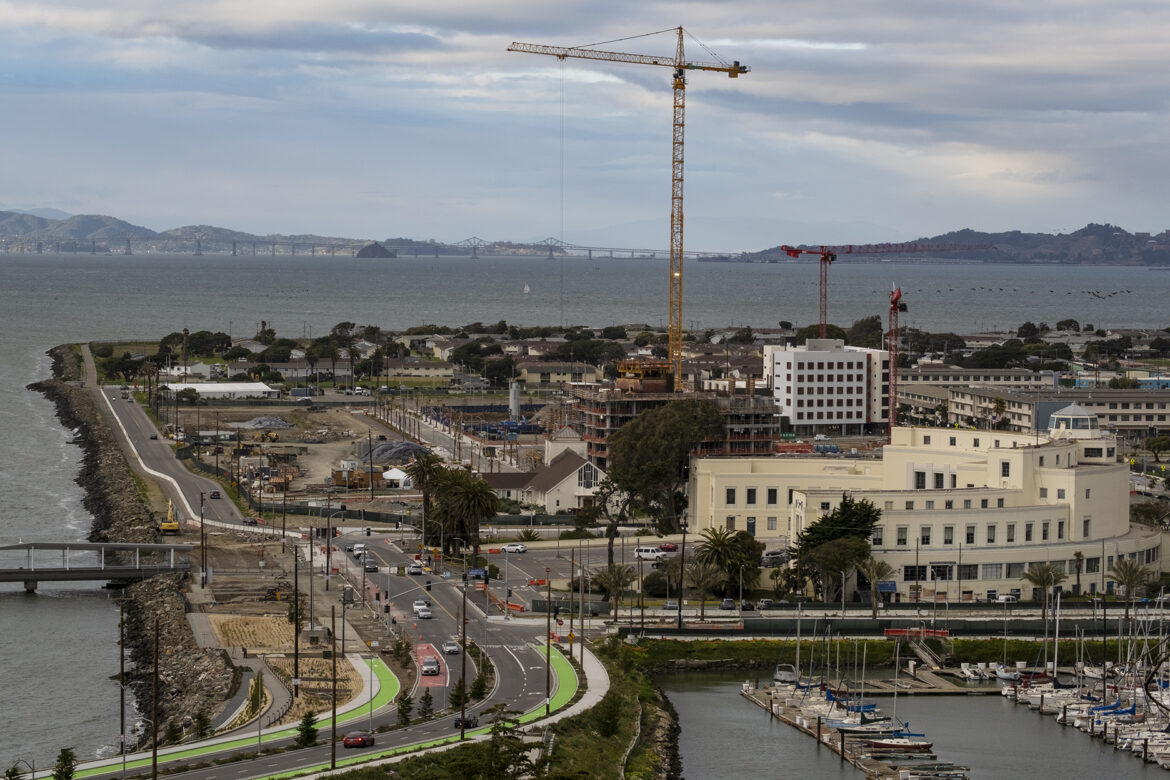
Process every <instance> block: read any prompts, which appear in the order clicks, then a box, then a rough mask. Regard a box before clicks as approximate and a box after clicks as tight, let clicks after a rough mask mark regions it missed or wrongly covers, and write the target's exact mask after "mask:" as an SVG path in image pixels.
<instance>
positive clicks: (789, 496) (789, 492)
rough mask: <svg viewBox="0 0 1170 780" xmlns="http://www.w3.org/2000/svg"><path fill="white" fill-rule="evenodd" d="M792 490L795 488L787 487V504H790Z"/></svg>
mask: <svg viewBox="0 0 1170 780" xmlns="http://www.w3.org/2000/svg"><path fill="white" fill-rule="evenodd" d="M793 490H795V488H788V506H792V491H793Z"/></svg>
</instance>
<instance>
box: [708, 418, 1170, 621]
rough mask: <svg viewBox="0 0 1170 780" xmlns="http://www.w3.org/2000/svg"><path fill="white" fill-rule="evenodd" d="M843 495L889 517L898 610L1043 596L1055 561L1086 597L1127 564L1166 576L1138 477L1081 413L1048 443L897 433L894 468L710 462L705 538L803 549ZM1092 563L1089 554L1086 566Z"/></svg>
mask: <svg viewBox="0 0 1170 780" xmlns="http://www.w3.org/2000/svg"><path fill="white" fill-rule="evenodd" d="M843 494H849V495H850V496H852V497H853V498H854V499H866V500H868V501H870V502H872V503H873V504H874V505H875V506H877V508H878V509H880V510H881V513H882V514H881V521H880V522H879V523H878V525H877V527H876V528H875V529H874V534H873V538H872V540H871V541H872V545H873V553H874V556H875V557H877V558H879V559H882V560H884V561H886V562H887V563H889V564H890V565H891V566H892V567H894V570H895V572H896V575H895V576H896V586H895V587H896V594H895V596H894V598H895V599H897V600H901V601H906V600H914V599H915V597H916V596H917V597H918V598H921V599H925V600H939V601H943V600H947V601H959V600H962V601H976V600H981V599H988V600H994V599H995V598H996V597H997V596H1001V595H1005V594H1015V595H1018V596H1020V597H1022V598H1033V597H1034V595H1036V594H1034V593H1033V592H1032V589H1031V586H1029V585H1028V584H1027V583H1026V582H1024V581H1023V580H1022V579H1021V577H1022V575H1023V573H1024V571H1025V570H1026V569H1027V567H1028V566H1029V565H1030V564H1033V563H1053V564H1056V565H1057V566H1060V567H1062V568H1063V569H1064V571H1065V572H1066V573H1067V574H1068V579H1067V581H1066V582H1065V583H1064V586H1063V587H1064V588H1065V589H1067V590H1075V589H1076V586H1077V581H1078V567H1079V572H1080V573H1079V581H1080V589H1081V590H1082V591H1085V592H1092V593H1096V592H1102V591H1112V590H1113V589H1114V586H1115V583H1114V582H1113V581H1112V580H1110V579H1109V578H1108V577H1107V576H1106V574H1105V573H1106V571H1107V570H1108V569H1109V567H1110V566H1111V565H1112V564H1113V562H1114V561H1115V560H1116V559H1117V558H1119V557H1128V558H1136V559H1137V560H1138V561H1140V562H1141V563H1143V564H1147V565H1152V566H1153V568H1155V569H1160V568H1161V560H1162V555H1161V544H1162V537H1161V533H1160V532H1159V531H1158V530H1156V529H1152V528H1147V527H1145V526H1136V525H1135V526H1131V525H1130V522H1129V475H1128V470H1127V467H1126V465H1125V464H1124V463H1120V462H1118V458H1117V450H1116V443H1115V440H1114V439H1113V438H1112V437H1109V436H1106V435H1104V434H1103V433H1102V432H1101V431H1100V429H1099V427H1098V419H1097V416H1096V415H1094V414H1092V413H1090V412H1087V411H1086V410H1084V409H1082V408H1081V407H1079V406H1076V405H1072V406H1069V407H1066V408H1064V409H1061V410H1060V411H1058V412H1056V413H1055V414H1053V415H1052V418H1051V423H1050V428H1049V431H1048V433H1047V435H1044V434H1040V435H1036V434H1022V433H1010V432H999V431H986V430H983V431H973V430H956V429H948V428H904V427H901V428H895V429H894V431H893V442H892V443H891V444H889V445H886V447H885V448H884V452H883V454H882V456H881V457H880V458H876V459H869V458H865V457H853V458H850V457H815V456H805V457H752V458H696V459H694V460H693V461H692V465H691V479H690V496H691V500H690V507H691V508H690V516H691V528H690V530H692V531H696V530H698V531H701V530H702V529H704V528H708V527H724V528H729V529H732V530H737V531H738V530H746V531H748V532H749V533H752V534H754V535H755V536H756V537H758V538H759V539H760V541H762V542H765V543H767V545H768V546H769V547H777V546H783V545H786V544H788V543H789V540H795V539H796V536H797V535H798V534H799V533H800V531H801V530H802V529H803V528H805V527H806V526H807V525H809V524H810V523H813V522H815V521H816V520H817V519H818V518H820V517H821V515H823V514H826V513H828V512H830V511H832V510H833V509H834V508H835V507H836V506H837V505H838V504H839V503H840V501H841V497H842V495H843ZM1078 553H1079V555H1078Z"/></svg>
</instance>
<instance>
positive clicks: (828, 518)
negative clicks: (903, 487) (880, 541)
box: [793, 494, 882, 587]
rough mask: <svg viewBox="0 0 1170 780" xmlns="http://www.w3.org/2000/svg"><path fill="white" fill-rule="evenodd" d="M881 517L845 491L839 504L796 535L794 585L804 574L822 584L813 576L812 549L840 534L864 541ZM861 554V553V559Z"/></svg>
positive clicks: (861, 500)
mask: <svg viewBox="0 0 1170 780" xmlns="http://www.w3.org/2000/svg"><path fill="white" fill-rule="evenodd" d="M881 517H882V513H881V510H879V509H878V508H877V507H876V506H874V505H873V503H872V502H870V501H867V500H866V499H864V498H863V499H859V500H855V499H853V498H852V497H851V496H849V495H848V494H843V495H842V496H841V503H840V504H838V505H837V507H836V508H835V509H833V510H832V511H831V512H829V513H828V514H825V515H822V516H821V517H819V518H817V520H815V521H814V522H812V523H809V525H808V526H807V527H806V528H805V529H804V530H803V531H801V532H800V534H799V535H798V536H797V537H796V546H795V547H794V548H793V557H794V559H795V561H796V572H795V574H794V577H795V579H796V582H797V584H800V583H803V581H804V580H805V578H806V577H812V578H813V581H814V585H816V586H818V587H820V586H822V585H823V583H821V582H820V581H819V579H817V577H816V575H818V574H819V572H820V568H819V566H818V565H817V563H816V562H815V561H814V559H813V551H814V550H816V549H817V548H818V547H820V546H821V545H823V544H825V543H826V542H831V541H833V540H834V539H840V538H842V537H847V536H853V537H858V538H860V539H866V540H868V539H869V538H870V537H871V536H872V535H873V529H874V526H876V525H877V524H878V521H880V520H881ZM864 557H865V556H862V559H864ZM859 560H861V559H859Z"/></svg>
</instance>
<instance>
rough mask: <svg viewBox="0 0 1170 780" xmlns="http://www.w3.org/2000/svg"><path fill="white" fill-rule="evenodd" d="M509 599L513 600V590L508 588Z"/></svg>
mask: <svg viewBox="0 0 1170 780" xmlns="http://www.w3.org/2000/svg"><path fill="white" fill-rule="evenodd" d="M508 598H512V589H511V588H508Z"/></svg>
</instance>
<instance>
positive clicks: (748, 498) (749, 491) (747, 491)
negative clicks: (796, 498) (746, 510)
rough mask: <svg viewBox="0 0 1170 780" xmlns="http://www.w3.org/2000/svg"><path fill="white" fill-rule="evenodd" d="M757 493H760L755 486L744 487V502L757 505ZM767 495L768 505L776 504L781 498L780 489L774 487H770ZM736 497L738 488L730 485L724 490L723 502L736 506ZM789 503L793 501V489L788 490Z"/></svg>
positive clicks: (748, 504)
mask: <svg viewBox="0 0 1170 780" xmlns="http://www.w3.org/2000/svg"><path fill="white" fill-rule="evenodd" d="M757 495H759V494H758V491H757V490H756V488H754V487H750V488H744V491H743V498H744V504H746V505H747V506H755V505H756V496H757ZM766 495H767V497H768V506H776V502H777V501H778V500H779V498H780V491H779V489H778V488H774V487H772V488H768V489H767V493H766ZM735 497H736V489H735V488H733V487H729V488H726V489H725V490H724V491H723V499H724V501H723V503H724V504H726V505H727V506H735ZM788 503H790V504H791V503H792V491H791V490H789V491H788Z"/></svg>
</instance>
